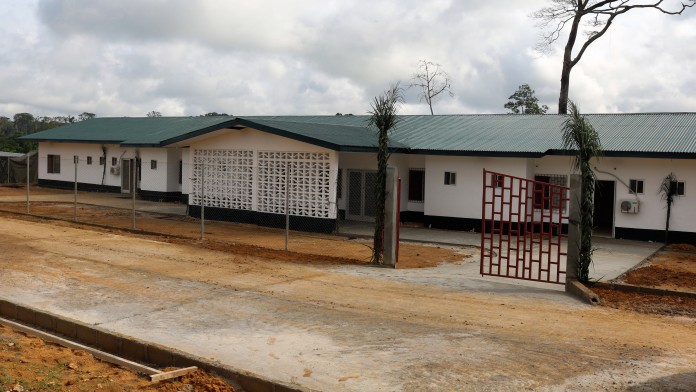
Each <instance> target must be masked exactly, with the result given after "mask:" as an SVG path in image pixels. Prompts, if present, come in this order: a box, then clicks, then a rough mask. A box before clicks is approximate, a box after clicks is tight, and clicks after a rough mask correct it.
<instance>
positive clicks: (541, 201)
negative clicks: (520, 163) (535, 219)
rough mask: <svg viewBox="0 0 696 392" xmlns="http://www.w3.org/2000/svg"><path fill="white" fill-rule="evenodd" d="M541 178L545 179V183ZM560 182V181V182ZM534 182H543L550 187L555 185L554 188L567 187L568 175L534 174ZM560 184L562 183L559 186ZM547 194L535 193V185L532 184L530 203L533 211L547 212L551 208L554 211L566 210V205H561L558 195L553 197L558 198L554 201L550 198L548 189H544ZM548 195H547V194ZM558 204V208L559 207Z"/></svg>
mask: <svg viewBox="0 0 696 392" xmlns="http://www.w3.org/2000/svg"><path fill="white" fill-rule="evenodd" d="M542 178H545V179H546V181H544V180H542ZM561 180H562V181H561ZM534 181H537V182H545V183H547V184H551V185H556V186H564V187H567V186H568V175H566V174H547V173H535V174H534ZM561 182H563V183H562V184H561ZM544 189H546V190H547V191H548V192H544V194H543V195H542V194H541V192H538V191H537V187H536V184H534V189H532V192H533V193H532V202H533V206H534V210H535V211H549V210H550V209H551V206H553V207H554V210H558V209H560V210H561V211H563V212H565V211H566V209H567V207H568V206H567V205H566V204H567V203H563V202H562V199H561V198H560V195H554V196H558V200H554V199H552V198H551V194H550V192H551V191H550V189H551V188H549V187H546V188H544ZM547 193H548V194H547ZM559 204H560V206H559Z"/></svg>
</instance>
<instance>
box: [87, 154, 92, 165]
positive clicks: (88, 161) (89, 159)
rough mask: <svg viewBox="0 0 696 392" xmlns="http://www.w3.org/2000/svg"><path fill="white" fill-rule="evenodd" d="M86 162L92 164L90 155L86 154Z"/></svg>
mask: <svg viewBox="0 0 696 392" xmlns="http://www.w3.org/2000/svg"><path fill="white" fill-rule="evenodd" d="M87 164H88V165H91V164H92V157H91V156H88V157H87Z"/></svg>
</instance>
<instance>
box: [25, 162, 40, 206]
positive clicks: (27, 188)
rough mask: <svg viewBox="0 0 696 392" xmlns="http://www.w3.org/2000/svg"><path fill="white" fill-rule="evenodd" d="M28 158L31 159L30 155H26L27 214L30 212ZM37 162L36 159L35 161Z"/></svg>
mask: <svg viewBox="0 0 696 392" xmlns="http://www.w3.org/2000/svg"><path fill="white" fill-rule="evenodd" d="M30 158H31V157H30V153H27V214H28V213H29V212H30V211H29V210H30V208H29V184H30V182H31V180H30V178H29V173H30V171H29V165H30V163H29V162H31V159H30ZM37 161H38V159H37Z"/></svg>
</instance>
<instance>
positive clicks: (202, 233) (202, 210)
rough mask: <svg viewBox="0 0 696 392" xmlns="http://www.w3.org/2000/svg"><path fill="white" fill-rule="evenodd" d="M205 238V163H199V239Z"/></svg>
mask: <svg viewBox="0 0 696 392" xmlns="http://www.w3.org/2000/svg"><path fill="white" fill-rule="evenodd" d="M204 238H205V162H201V239H204Z"/></svg>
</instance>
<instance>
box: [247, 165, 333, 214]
mask: <svg viewBox="0 0 696 392" xmlns="http://www.w3.org/2000/svg"><path fill="white" fill-rule="evenodd" d="M258 154H259V156H258V164H259V170H258V203H257V208H258V211H260V212H270V213H274V214H284V213H285V192H286V189H285V184H286V177H285V176H286V174H287V175H289V176H290V178H289V187H288V188H289V189H288V192H289V202H288V205H289V210H290V211H289V212H290V215H295V216H308V217H314V218H334V217H335V215H334V214H332V213H331V203H330V197H329V194H330V180H329V175H330V168H331V160H330V157H329V154H328V153H315V152H281V151H259V152H258Z"/></svg>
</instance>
